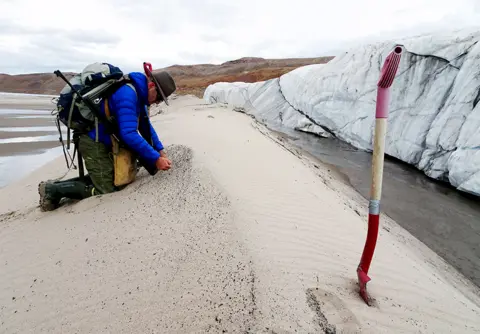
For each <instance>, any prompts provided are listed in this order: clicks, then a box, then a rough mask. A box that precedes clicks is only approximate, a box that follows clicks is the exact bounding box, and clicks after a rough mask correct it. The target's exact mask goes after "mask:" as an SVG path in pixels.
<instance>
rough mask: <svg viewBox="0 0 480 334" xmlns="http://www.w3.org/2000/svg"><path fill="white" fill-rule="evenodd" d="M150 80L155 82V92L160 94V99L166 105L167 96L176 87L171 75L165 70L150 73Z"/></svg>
mask: <svg viewBox="0 0 480 334" xmlns="http://www.w3.org/2000/svg"><path fill="white" fill-rule="evenodd" d="M150 78H151V79H152V81H153V82H154V83H155V87H156V88H157V92H158V93H159V94H160V95H161V97H162V99H161V100H160V102H161V101H164V102H165V104H166V105H168V100H167V98H168V97H169V96H170V95H172V93H173V92H174V91H175V90H176V89H177V86H176V85H175V81H174V80H173V78H172V76H171V75H170V74H169V73H168V72H165V71H162V72H157V73H152V76H151V77H150Z"/></svg>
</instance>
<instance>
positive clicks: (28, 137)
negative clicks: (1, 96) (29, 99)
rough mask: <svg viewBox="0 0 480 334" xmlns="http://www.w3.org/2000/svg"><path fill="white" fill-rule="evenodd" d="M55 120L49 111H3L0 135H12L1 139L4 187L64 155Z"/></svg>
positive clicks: (0, 169)
mask: <svg viewBox="0 0 480 334" xmlns="http://www.w3.org/2000/svg"><path fill="white" fill-rule="evenodd" d="M53 120H54V116H52V115H51V111H49V110H28V109H22V110H16V109H11V108H10V109H0V133H2V132H3V133H4V134H6V133H9V134H8V135H5V136H2V137H3V138H1V139H0V187H4V186H5V185H7V184H9V183H10V182H13V181H15V180H18V179H20V178H22V177H24V176H26V175H28V174H29V173H30V172H32V171H33V170H35V169H36V168H38V167H40V166H42V165H43V164H45V163H47V162H48V161H50V160H52V159H53V158H55V157H57V156H59V155H61V154H62V152H63V151H62V148H61V146H60V142H59V141H58V138H59V134H58V129H57V128H56V126H54V123H53ZM61 129H62V132H64V131H65V130H66V128H65V127H62V128H61ZM63 134H64V136H65V133H63ZM42 142H43V143H44V144H42ZM49 142H51V143H49ZM52 147H53V148H52Z"/></svg>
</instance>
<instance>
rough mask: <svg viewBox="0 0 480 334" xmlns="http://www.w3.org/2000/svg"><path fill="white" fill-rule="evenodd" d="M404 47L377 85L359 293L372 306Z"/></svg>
mask: <svg viewBox="0 0 480 334" xmlns="http://www.w3.org/2000/svg"><path fill="white" fill-rule="evenodd" d="M401 55H402V47H400V46H396V47H395V48H394V50H393V51H392V52H390V54H389V55H388V56H387V58H386V59H385V63H384V64H383V67H382V71H381V73H380V79H379V80H378V83H377V87H378V91H377V107H376V113H375V137H374V147H373V160H372V184H371V188H370V203H369V206H368V232H367V240H366V242H365V247H364V249H363V254H362V258H361V260H360V264H359V265H358V268H357V275H358V284H359V285H360V296H361V297H362V298H363V300H364V301H365V303H367V304H368V305H370V297H369V296H368V293H367V283H368V282H369V281H370V280H371V279H370V277H368V269H369V268H370V263H371V262H372V257H373V253H374V251H375V246H376V244H377V236H378V225H379V222H380V198H381V195H382V180H383V160H384V155H385V134H386V131H387V118H388V102H389V98H390V86H392V83H393V80H394V79H395V75H396V73H397V70H398V65H399V64H400V58H401Z"/></svg>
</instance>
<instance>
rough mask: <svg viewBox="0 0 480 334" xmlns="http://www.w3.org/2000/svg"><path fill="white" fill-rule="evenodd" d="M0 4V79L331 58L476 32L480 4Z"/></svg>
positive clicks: (185, 0)
mask: <svg viewBox="0 0 480 334" xmlns="http://www.w3.org/2000/svg"><path fill="white" fill-rule="evenodd" d="M98 1H99V2H96V0H82V1H80V2H70V3H68V2H65V1H64V0H63V1H59V0H42V1H37V0H2V1H1V2H0V73H1V72H4V73H12V74H15V73H26V72H43V71H48V72H51V71H53V70H55V69H57V68H60V69H61V70H63V71H79V70H81V69H82V68H83V67H84V66H85V65H86V64H88V63H89V62H93V61H107V62H111V63H114V64H115V65H118V66H120V67H122V68H123V69H125V70H140V69H141V64H142V62H143V61H151V62H152V63H153V65H154V67H156V68H158V67H164V66H168V65H172V64H195V63H218V62H223V61H227V60H232V59H235V58H240V57H244V56H260V57H270V58H283V57H310V56H323V55H330V54H332V53H333V52H334V51H338V50H341V49H344V48H347V47H349V46H350V45H352V44H354V43H359V42H365V41H369V40H381V39H385V38H393V37H402V36H405V35H417V34H420V33H424V32H428V31H431V30H439V29H444V30H445V29H458V28H463V27H469V26H474V25H477V24H479V25H480V5H479V4H478V0H456V1H451V0H402V1H398V2H393V1H388V0H383V1H382V0H329V1H325V0H295V1H292V0H290V1H285V0H263V1H262V0H243V1H235V2H234V1H230V2H227V0H175V1H171V0H170V1H163V0H136V1H131V0H98Z"/></svg>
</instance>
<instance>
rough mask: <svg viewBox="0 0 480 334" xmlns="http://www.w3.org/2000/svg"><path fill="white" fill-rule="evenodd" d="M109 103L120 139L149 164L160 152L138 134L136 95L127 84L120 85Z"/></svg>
mask: <svg viewBox="0 0 480 334" xmlns="http://www.w3.org/2000/svg"><path fill="white" fill-rule="evenodd" d="M111 102H112V103H111V105H112V107H113V109H114V110H115V114H114V115H115V118H116V120H117V124H118V129H119V133H118V135H119V137H120V139H121V140H122V141H123V142H124V143H125V144H126V145H127V146H128V147H129V148H130V149H131V150H132V151H134V152H135V153H136V154H137V155H138V156H140V157H141V158H142V159H143V160H145V161H146V162H147V163H149V164H151V165H155V162H156V161H157V160H158V158H159V157H160V153H158V152H157V151H155V150H154V149H153V147H152V146H151V145H150V144H149V143H148V142H147V141H146V140H145V139H144V138H143V137H142V136H141V135H140V134H139V132H138V131H137V130H138V114H137V95H136V94H135V92H134V90H133V89H132V88H130V87H128V86H123V87H121V88H120V89H119V90H118V91H117V92H115V94H113V95H112V98H111Z"/></svg>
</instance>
